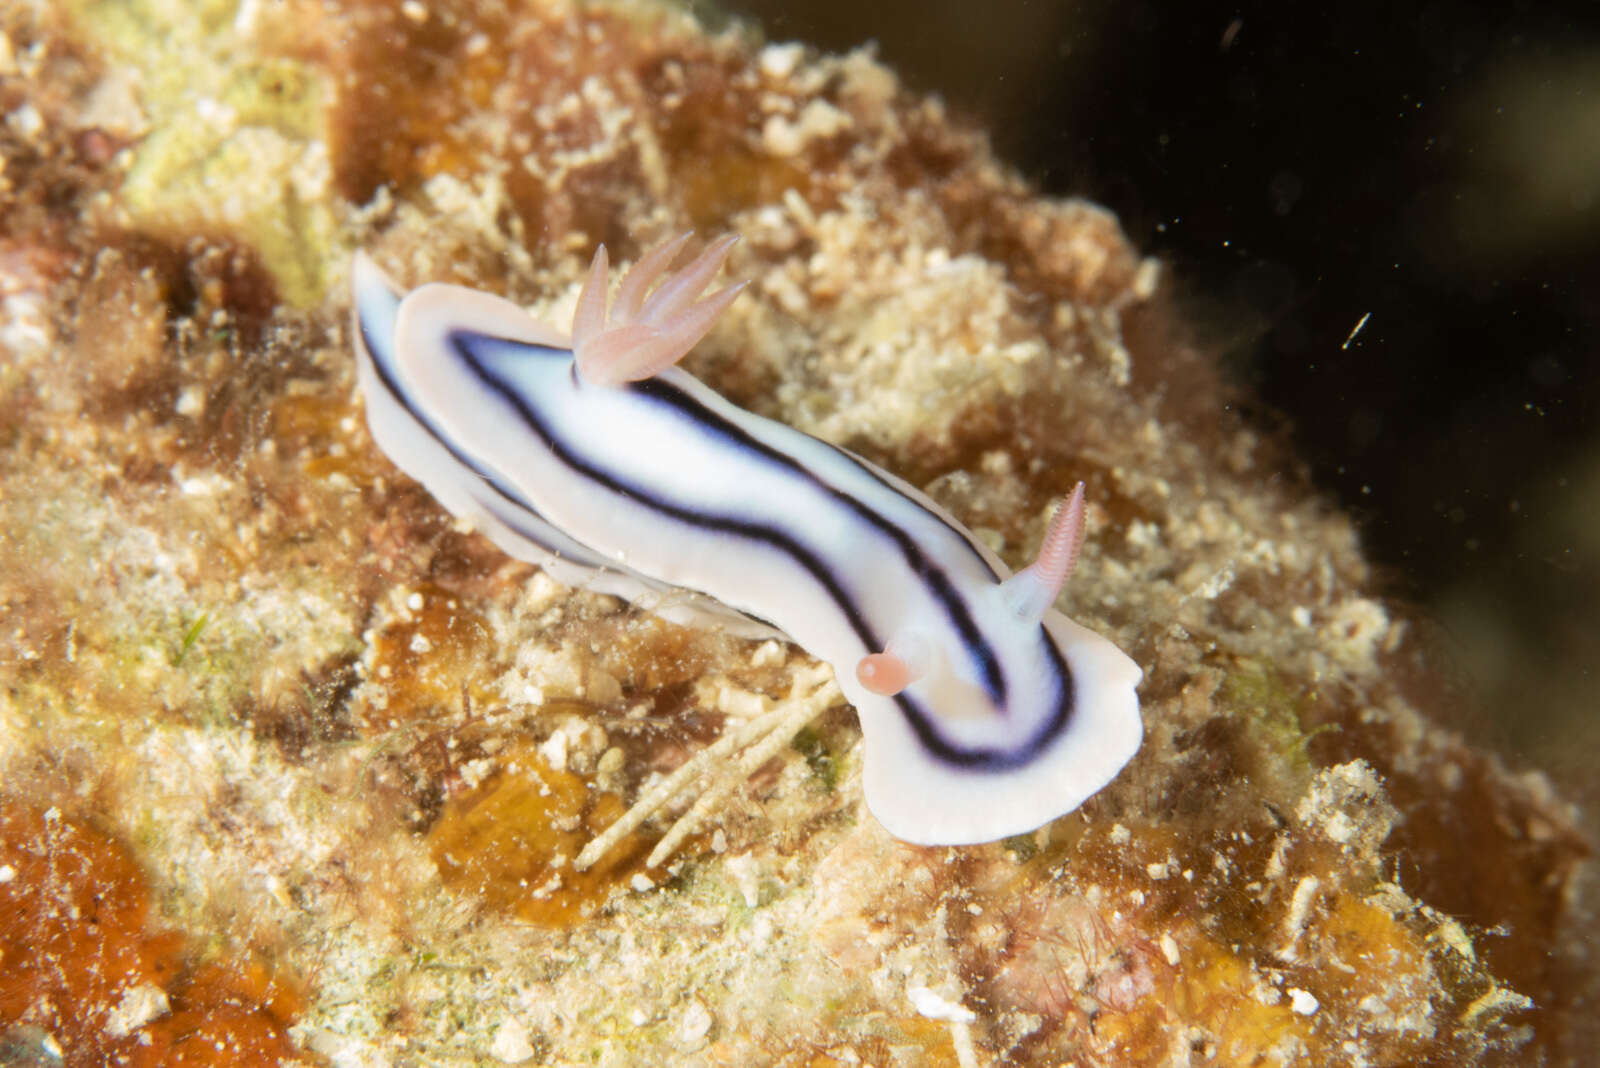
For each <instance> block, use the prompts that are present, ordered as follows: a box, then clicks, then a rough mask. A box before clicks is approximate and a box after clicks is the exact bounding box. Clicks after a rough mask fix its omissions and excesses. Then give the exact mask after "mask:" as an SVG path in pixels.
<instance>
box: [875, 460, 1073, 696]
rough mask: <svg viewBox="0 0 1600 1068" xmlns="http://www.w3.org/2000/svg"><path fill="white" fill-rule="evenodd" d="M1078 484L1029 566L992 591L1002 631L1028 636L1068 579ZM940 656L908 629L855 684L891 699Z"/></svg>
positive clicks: (918, 631)
mask: <svg viewBox="0 0 1600 1068" xmlns="http://www.w3.org/2000/svg"><path fill="white" fill-rule="evenodd" d="M1083 525H1084V506H1083V483H1082V482H1080V483H1078V485H1077V486H1076V487H1075V488H1074V489H1073V491H1072V495H1071V496H1070V497H1068V498H1067V499H1066V500H1065V501H1063V502H1062V503H1061V504H1060V505H1058V506H1057V507H1056V510H1055V514H1054V515H1053V516H1051V518H1050V528H1049V530H1047V531H1046V532H1045V536H1044V543H1043V544H1042V545H1041V546H1040V547H1039V555H1038V557H1037V558H1036V559H1035V560H1034V562H1033V563H1031V564H1029V565H1028V566H1027V567H1025V568H1023V569H1022V570H1021V571H1018V572H1017V573H1016V574H1015V575H1012V576H1011V577H1010V578H1008V579H1006V580H1005V581H1004V582H1002V583H1000V584H999V585H998V586H996V587H995V588H994V592H993V596H994V597H995V598H996V599H997V601H998V607H999V608H1000V611H999V612H998V613H997V615H998V616H999V617H1000V618H1002V619H1003V620H1004V621H1005V624H1004V625H1006V626H1010V625H1013V624H1014V625H1015V627H1016V628H1017V629H1018V631H1019V632H1022V631H1031V630H1034V629H1035V628H1037V627H1038V626H1039V624H1040V623H1042V622H1043V621H1044V617H1045V613H1046V612H1048V611H1049V610H1050V606H1051V605H1053V604H1055V601H1056V598H1057V597H1058V596H1060V594H1061V589H1062V587H1064V586H1065V585H1066V583H1067V579H1068V578H1070V577H1071V576H1072V571H1073V568H1075V567H1076V566H1077V563H1078V551H1079V550H1080V549H1081V548H1082V547H1083ZM945 655H946V654H945V653H944V651H942V650H940V649H939V648H938V647H937V643H936V642H935V641H934V640H933V639H932V638H931V637H930V636H929V635H928V634H927V633H926V632H925V631H923V630H921V629H919V628H917V627H915V626H911V627H906V628H904V629H902V630H901V631H900V632H898V633H897V634H895V635H894V636H893V637H892V638H890V639H889V644H888V646H886V647H885V648H884V650H883V652H881V653H871V654H869V655H867V656H864V657H862V658H861V660H860V661H859V662H858V663H857V664H856V681H858V682H860V683H861V685H862V686H864V687H866V688H867V689H868V690H869V691H871V692H872V693H875V694H879V695H880V696H883V697H893V696H895V695H896V694H898V693H899V692H900V691H902V690H904V689H905V688H906V687H907V686H910V685H911V684H912V683H914V682H916V681H917V680H918V679H922V678H925V677H927V676H928V675H929V674H931V673H932V672H934V670H935V669H936V668H937V667H938V665H939V659H940V657H942V656H945Z"/></svg>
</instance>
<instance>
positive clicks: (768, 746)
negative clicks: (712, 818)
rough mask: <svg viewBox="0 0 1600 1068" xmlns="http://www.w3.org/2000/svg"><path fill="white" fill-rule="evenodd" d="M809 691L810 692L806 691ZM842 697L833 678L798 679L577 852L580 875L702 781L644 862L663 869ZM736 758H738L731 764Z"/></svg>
mask: <svg viewBox="0 0 1600 1068" xmlns="http://www.w3.org/2000/svg"><path fill="white" fill-rule="evenodd" d="M807 688H809V689H810V692H808V693H803V692H802V691H804V690H806V689H807ZM843 699H844V695H843V694H841V693H840V692H839V687H838V686H837V685H835V684H834V683H833V681H832V680H831V678H830V679H829V681H828V682H825V683H823V684H821V685H816V680H815V679H814V678H810V677H802V678H797V679H796V680H795V683H794V688H793V690H791V691H790V695H789V697H788V699H787V700H785V701H783V702H782V703H781V704H779V705H778V707H777V708H774V709H773V710H772V711H770V712H767V713H765V714H763V715H759V716H757V717H755V718H754V719H750V720H746V721H745V722H743V723H741V724H738V725H737V726H730V727H728V728H726V729H725V730H724V731H723V732H722V737H720V738H718V739H717V740H716V741H715V742H712V743H711V744H710V745H708V746H706V747H705V748H704V749H702V750H700V752H698V753H696V754H695V755H694V756H692V757H690V758H689V759H688V760H686V761H684V763H683V764H682V765H681V766H680V767H679V768H678V769H677V770H676V771H674V772H673V773H672V774H671V775H668V776H667V777H666V778H665V779H662V780H661V781H660V782H658V783H656V785H655V786H653V787H651V788H650V789H649V790H648V791H646V792H645V793H643V794H641V795H640V797H639V799H638V800H637V801H635V802H634V803H633V807H632V808H630V809H628V811H626V812H624V813H623V814H622V816H621V817H620V818H619V819H618V820H617V822H615V823H613V824H612V825H611V826H609V827H607V828H606V829H605V830H604V831H602V832H601V833H600V834H599V835H597V836H595V838H594V839H593V840H592V841H591V842H590V843H589V844H588V845H586V846H584V847H583V852H581V853H579V854H578V858H577V859H576V860H575V861H573V863H572V866H573V867H574V868H576V869H577V870H578V871H583V870H585V869H587V868H590V867H592V866H593V865H594V864H595V862H596V861H598V860H599V859H600V858H601V857H603V856H605V855H606V854H607V853H608V852H610V851H611V849H612V847H614V846H615V845H616V844H617V843H618V842H620V841H622V839H624V838H626V837H627V836H628V835H629V834H631V833H632V832H633V830H634V829H635V828H636V827H638V826H639V825H640V824H641V823H643V822H644V821H645V820H647V819H649V818H650V817H651V816H652V815H653V814H654V813H655V812H657V811H658V810H659V809H661V808H662V806H664V805H666V804H668V803H669V802H670V801H671V800H672V799H673V798H675V797H677V796H678V795H679V794H680V793H682V792H683V790H684V788H685V787H687V786H688V785H689V784H690V783H691V782H694V781H695V780H700V783H699V785H700V794H699V796H698V797H697V798H696V799H695V803H694V805H693V806H691V807H690V809H689V811H688V812H685V813H684V814H683V815H682V816H680V817H678V819H677V821H676V822H674V823H673V825H672V826H671V827H669V828H668V829H667V833H666V834H665V835H664V836H662V839H661V841H659V842H657V843H656V847H655V849H654V850H652V851H651V853H650V857H649V859H648V860H646V861H645V866H646V867H649V868H658V867H660V866H661V865H662V864H664V863H665V862H666V860H667V858H668V857H670V856H672V854H673V853H674V852H676V851H677V848H678V847H679V846H680V845H682V844H683V842H684V839H686V838H688V837H689V836H690V835H691V834H693V833H694V832H695V831H697V830H699V829H700V825H701V823H702V822H703V821H704V819H705V817H706V814H707V813H709V812H710V811H711V810H712V809H713V808H715V807H717V806H718V805H719V804H721V803H722V802H723V801H724V800H725V799H726V798H727V796H728V795H729V794H731V793H732V792H733V791H734V790H736V789H738V788H739V786H740V785H741V784H742V783H744V781H745V780H746V779H748V778H749V777H750V776H751V775H753V774H755V773H756V771H757V770H758V769H759V768H760V767H761V766H762V765H763V764H765V763H766V762H767V761H769V760H771V759H772V758H773V757H775V756H777V755H778V753H779V752H781V751H782V749H783V747H784V746H786V745H788V744H789V743H790V742H791V741H793V740H794V736H795V735H796V734H798V733H800V728H802V727H804V726H805V725H806V724H808V723H810V722H811V721H812V720H814V719H816V718H817V717H818V716H820V715H822V713H824V712H826V711H827V710H828V709H830V708H832V707H833V706H834V705H835V704H836V703H838V702H839V701H842V700H843ZM735 754H737V755H738V759H736V760H732V761H731V762H730V758H731V757H733V756H734V755H735Z"/></svg>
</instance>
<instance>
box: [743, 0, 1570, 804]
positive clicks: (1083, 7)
mask: <svg viewBox="0 0 1600 1068" xmlns="http://www.w3.org/2000/svg"><path fill="white" fill-rule="evenodd" d="M723 10H725V11H731V12H733V13H736V14H740V15H743V16H746V17H748V18H751V19H753V20H755V21H756V22H758V23H759V24H760V25H761V26H763V27H764V30H765V32H766V34H767V36H768V37H769V39H772V40H790V39H794V40H803V41H807V42H810V43H813V44H816V45H819V46H821V47H822V48H824V49H827V50H830V51H841V50H845V49H849V48H852V47H856V46H858V45H860V44H862V43H863V42H866V41H868V40H873V41H875V42H876V43H877V47H878V51H879V55H880V57H881V58H882V59H883V60H884V61H885V62H886V63H887V64H888V65H889V66H891V67H893V68H894V69H896V70H897V71H898V72H900V74H901V75H902V77H904V78H905V79H906V81H907V82H908V83H909V84H910V85H911V86H912V87H914V88H917V89H922V90H927V91H934V92H938V93H940V94H941V95H942V96H943V97H944V99H945V100H946V102H947V104H948V105H949V107H950V110H951V111H952V112H954V113H955V114H957V115H958V116H963V117H964V118H966V119H967V120H968V121H970V122H971V123H973V124H975V125H977V126H980V127H981V128H983V129H985V130H987V131H989V132H990V134H991V136H992V138H993V141H994V144H995V146H996V149H997V150H998V152H999V153H1000V154H1001V155H1002V156H1003V157H1005V158H1006V159H1008V160H1010V161H1011V162H1012V163H1014V164H1015V165H1016V166H1017V167H1019V168H1020V169H1021V170H1022V171H1023V172H1024V173H1025V174H1027V175H1028V176H1029V177H1031V178H1032V179H1033V180H1035V181H1036V182H1037V183H1038V184H1039V185H1040V186H1041V188H1043V189H1044V190H1045V191H1047V192H1050V193H1054V194H1061V195H1083V196H1087V197H1090V198H1092V199H1094V200H1097V201H1099V202H1101V203H1103V204H1106V205H1107V206H1109V207H1111V208H1112V209H1113V210H1115V211H1116V212H1117V213H1118V215H1119V216H1120V217H1121V218H1122V220H1123V223H1124V226H1125V227H1126V228H1127V230H1128V232H1129V234H1130V235H1131V237H1132V238H1133V240H1134V241H1135V242H1136V243H1137V244H1138V245H1140V246H1142V247H1143V248H1145V249H1147V250H1149V251H1152V252H1155V253H1157V254H1159V255H1161V256H1162V257H1163V258H1164V259H1165V260H1166V261H1167V262H1168V263H1169V264H1170V265H1171V268H1172V271H1173V276H1174V277H1175V280H1176V283H1177V285H1178V287H1179V291H1180V292H1181V293H1182V294H1183V299H1184V302H1185V305H1186V309H1187V312H1188V315H1189V317H1190V319H1191V321H1192V322H1193V323H1194V324H1195V325H1196V328H1197V330H1198V332H1199V336H1200V337H1201V338H1203V339H1204V340H1205V341H1206V343H1207V344H1209V345H1210V346H1211V347H1212V348H1214V349H1215V350H1216V351H1217V352H1218V354H1219V356H1220V357H1221V358H1222V359H1223V360H1224V361H1225V363H1226V365H1227V367H1228V369H1229V370H1230V372H1231V373H1232V374H1233V375H1234V376H1235V377H1236V379H1237V380H1239V381H1240V382H1242V383H1244V384H1245V385H1246V386H1247V387H1248V391H1247V393H1246V396H1249V397H1251V398H1252V399H1251V400H1250V401H1249V402H1247V404H1246V412H1245V414H1246V415H1247V417H1249V418H1251V419H1253V420H1256V421H1258V422H1259V423H1260V424H1261V425H1263V426H1264V427H1267V428H1270V429H1277V430H1281V429H1284V428H1285V427H1287V431H1288V433H1289V434H1290V435H1291V436H1292V438H1293V440H1294V441H1295V442H1296V444H1297V446H1298V448H1299V451H1300V453H1301V455H1302V456H1304V458H1305V459H1306V461H1307V463H1308V464H1309V465H1310V468H1311V471H1312V474H1313V476H1314V478H1315V479H1316V481H1317V483H1318V484H1319V485H1320V486H1321V487H1323V488H1324V490H1325V491H1327V492H1328V493H1330V494H1332V495H1335V496H1336V497H1337V498H1338V499H1339V500H1340V501H1341V502H1342V503H1343V504H1344V506H1345V507H1347V508H1348V509H1349V510H1350V511H1351V512H1352V513H1353V514H1354V515H1355V516H1356V517H1357V518H1358V520H1359V521H1360V523H1361V525H1362V531H1363V538H1364V541H1365V544H1366V545H1367V548H1368V552H1369V554H1370V555H1371V557H1372V558H1373V559H1374V560H1375V561H1376V562H1377V563H1378V565H1379V566H1380V569H1381V573H1382V576H1383V578H1382V584H1383V587H1384V591H1385V592H1386V593H1387V594H1389V595H1390V596H1391V597H1393V598H1395V599H1397V600H1400V601H1404V602H1408V603H1410V604H1413V605H1416V606H1419V607H1420V608H1421V609H1422V611H1423V612H1424V614H1425V615H1426V616H1427V617H1429V618H1431V619H1433V620H1436V621H1437V624H1438V626H1437V633H1438V635H1439V636H1442V640H1441V643H1440V644H1441V645H1442V647H1443V648H1444V650H1445V655H1446V657H1447V659H1448V661H1449V665H1448V667H1449V670H1450V671H1452V672H1454V673H1455V674H1457V675H1458V676H1459V677H1461V678H1463V679H1464V680H1465V681H1466V682H1467V684H1468V687H1467V688H1468V690H1469V691H1470V692H1471V693H1473V694H1474V695H1476V702H1475V704H1474V707H1473V709H1472V710H1471V711H1470V712H1463V715H1462V720H1461V722H1460V723H1458V724H1456V725H1457V726H1459V727H1461V728H1462V729H1464V730H1466V731H1467V732H1468V734H1469V735H1471V736H1473V737H1474V738H1476V739H1477V740H1479V741H1484V742H1489V743H1492V744H1495V745H1497V746H1499V747H1500V748H1501V749H1502V750H1503V751H1505V752H1506V753H1507V754H1508V755H1509V756H1510V757H1511V759H1512V760H1513V762H1514V763H1519V764H1521V763H1527V764H1535V765H1538V766H1542V767H1545V768H1547V769H1549V770H1550V771H1552V772H1553V773H1554V774H1555V775H1556V777H1557V779H1558V781H1559V782H1560V783H1561V785H1562V786H1563V787H1564V788H1565V789H1566V791H1567V792H1568V793H1569V795H1573V796H1578V797H1580V798H1581V799H1583V800H1587V801H1591V802H1593V801H1595V800H1600V785H1597V784H1600V776H1597V775H1596V774H1595V773H1594V762H1595V759H1596V758H1597V757H1600V726H1597V723H1596V721H1597V718H1600V717H1597V716H1596V714H1595V713H1596V710H1597V707H1600V701H1597V699H1596V686H1597V679H1596V676H1595V673H1594V671H1593V665H1594V664H1595V663H1596V662H1597V661H1600V607H1597V605H1600V437H1597V423H1600V420H1597V418H1596V417H1597V414H1600V358H1597V353H1600V3H1595V2H1592V0H1591V2H1590V3H1585V4H1571V5H1566V6H1563V5H1559V4H1553V3H1519V2H1516V0H1501V2H1498V3H1433V4H1417V3H1403V2H1401V3H1374V2H1371V0H1352V2H1347V3H1342V4H1338V5H1305V4H1290V5H1284V4H1282V3H1247V4H1219V3H1213V2H1208V0H1194V2H1186V3H1181V4H1179V3H1152V2H1148V0H1134V2H1119V0H1086V2H1084V3H1078V4H1071V3H1060V2H1034V3H1027V2H1024V0H991V2H988V3H983V4H977V3H971V2H961V0H943V2H937V0H873V2H871V3H862V2H860V0H852V2H848V3H845V2H840V0H804V2H795V0H733V2H729V3H726V4H725V5H724V6H723ZM1357 324H1364V325H1362V327H1361V329H1360V330H1359V331H1357V330H1356V327H1357ZM1352 334H1353V335H1354V336H1352ZM1591 811H1592V808H1591Z"/></svg>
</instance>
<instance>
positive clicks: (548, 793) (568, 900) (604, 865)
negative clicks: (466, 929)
mask: <svg viewBox="0 0 1600 1068" xmlns="http://www.w3.org/2000/svg"><path fill="white" fill-rule="evenodd" d="M625 807H626V806H625V805H624V804H623V803H622V799H621V798H620V797H618V796H617V795H616V794H612V793H596V792H594V791H593V790H591V788H590V786H589V783H588V782H587V781H586V780H585V779H583V778H582V777H580V776H578V775H574V774H573V773H571V772H569V771H554V770H552V769H551V768H549V767H548V766H547V765H546V764H545V762H544V758H543V757H542V756H540V755H539V753H538V751H537V749H536V748H535V746H534V744H533V742H532V741H526V740H525V741H519V742H516V743H514V744H513V745H512V746H510V747H508V748H507V749H506V750H505V752H504V753H503V755H502V756H501V758H500V759H499V768H498V769H497V770H496V771H495V772H493V773H492V774H491V775H490V776H489V777H488V778H487V779H485V780H484V781H483V782H482V783H480V784H479V785H478V786H476V787H474V788H472V789H470V790H468V791H467V792H465V793H462V794H459V795H457V796H456V797H453V798H451V799H450V800H449V801H447V802H446V803H445V806H444V811H443V812H442V813H441V815H440V817H439V819H438V821H437V822H436V823H435V824H434V825H433V828H432V829H431V830H430V831H429V832H428V837H427V842H428V850H429V852H431V853H432V854H433V859H434V863H435V864H437V865H438V867H439V875H440V877H441V878H442V879H443V880H444V883H445V885H446V886H448V887H450V888H451V889H453V890H456V891H459V892H461V893H465V894H472V895H474V896H476V897H478V898H479V899H481V900H482V901H483V902H484V904H485V905H487V906H489V907H490V908H492V909H495V910H496V911H500V912H505V913H509V914H510V915H512V916H515V917H516V918H517V919H519V920H522V921H523V922H525V923H531V924H535V925H538V926H540V927H560V926H564V925H567V924H570V923H572V922H573V921H575V920H578V919H581V918H583V917H585V916H588V915H589V914H590V913H592V912H593V911H594V909H595V908H596V906H598V905H599V904H601V903H602V902H603V901H605V899H606V897H607V896H608V895H609V894H610V893H611V891H612V890H613V889H614V888H615V887H616V886H618V885H619V884H620V883H622V882H623V881H624V880H625V879H628V878H629V877H631V876H633V875H635V874H638V873H641V872H642V871H643V869H644V854H645V851H646V849H647V847H648V846H649V845H650V840H649V839H648V838H646V837H645V836H643V835H639V834H634V835H629V836H628V837H627V838H625V839H623V840H622V841H621V842H620V843H618V845H617V846H616V847H615V848H614V849H612V850H611V851H610V852H608V853H607V854H606V856H605V857H604V858H603V859H602V860H601V861H600V862H599V863H597V864H596V865H595V866H594V867H592V868H589V869H587V870H586V871H582V872H575V871H573V870H572V861H573V858H575V857H576V856H577V855H578V853H579V851H580V850H582V849H583V847H584V845H585V844H586V843H587V842H588V841H589V839H591V838H593V837H594V835H595V834H596V833H597V832H599V831H602V830H604V829H605V828H606V827H608V826H610V825H611V824H612V823H613V822H615V821H616V819H617V817H619V816H621V815H622V813H623V810H624V808H625Z"/></svg>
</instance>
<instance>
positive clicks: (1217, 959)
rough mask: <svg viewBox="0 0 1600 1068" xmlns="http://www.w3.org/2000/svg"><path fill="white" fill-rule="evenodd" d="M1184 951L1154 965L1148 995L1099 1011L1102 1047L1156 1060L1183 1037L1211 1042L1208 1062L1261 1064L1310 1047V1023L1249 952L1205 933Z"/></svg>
mask: <svg viewBox="0 0 1600 1068" xmlns="http://www.w3.org/2000/svg"><path fill="white" fill-rule="evenodd" d="M1181 954H1182V958H1181V959H1182V963H1181V964H1180V965H1178V966H1177V967H1173V968H1162V967H1159V966H1155V967H1151V968H1150V972H1151V978H1152V979H1153V981H1154V983H1155V986H1154V989H1153V990H1151V991H1149V992H1148V994H1147V995H1146V996H1144V997H1139V998H1136V999H1131V1000H1130V1001H1128V1002H1125V1003H1124V1004H1123V1005H1122V1006H1105V1007H1103V1008H1102V1010H1101V1011H1100V1012H1098V1013H1096V1014H1095V1016H1094V1020H1093V1029H1092V1035H1093V1038H1092V1043H1093V1045H1094V1047H1095V1048H1096V1050H1098V1051H1099V1052H1101V1053H1102V1054H1105V1055H1112V1056H1115V1057H1117V1058H1119V1060H1118V1062H1117V1063H1128V1064H1156V1063H1161V1062H1162V1059H1163V1057H1164V1056H1165V1055H1166V1054H1167V1053H1168V1052H1169V1051H1171V1048H1172V1043H1173V1042H1174V1039H1175V1037H1176V1038H1181V1039H1182V1040H1183V1041H1184V1043H1185V1045H1187V1046H1188V1047H1189V1048H1190V1049H1191V1051H1201V1050H1203V1052H1204V1062H1205V1063H1206V1064H1211V1065H1217V1066H1219V1068H1234V1066H1237V1068H1247V1066H1250V1068H1253V1066H1258V1065H1271V1064H1279V1065H1283V1064H1289V1063H1292V1062H1294V1061H1295V1060H1296V1058H1297V1057H1299V1056H1301V1055H1303V1054H1304V1053H1305V1051H1306V1050H1307V1049H1308V1048H1310V1042H1311V1039H1312V1028H1311V1025H1310V1023H1309V1022H1308V1021H1307V1019H1306V1018H1305V1017H1304V1016H1301V1015H1297V1014H1296V1013H1295V1011H1294V1009H1293V1008H1292V1007H1291V1003H1290V1000H1289V999H1288V998H1287V997H1284V996H1282V995H1281V994H1280V993H1279V992H1278V991H1277V990H1276V989H1275V988H1273V987H1272V986H1271V985H1270V984H1269V983H1268V982H1267V981H1266V980H1265V979H1264V977H1263V976H1261V975H1260V974H1259V973H1258V972H1257V971H1256V970H1255V969H1254V968H1252V967H1251V965H1250V963H1249V962H1248V961H1247V960H1245V959H1244V958H1243V957H1241V956H1239V955H1238V954H1237V953H1234V952H1231V951H1230V950H1229V949H1228V948H1227V947H1226V946H1223V945H1222V944H1221V943H1219V942H1217V941H1215V940H1214V939H1211V938H1209V937H1206V936H1205V935H1200V934H1196V935H1195V936H1193V937H1192V938H1189V939H1185V940H1184V941H1183V947H1182V950H1181ZM1119 1008H1120V1009H1121V1011H1119ZM1198 1059H1199V1058H1197V1060H1198Z"/></svg>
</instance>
